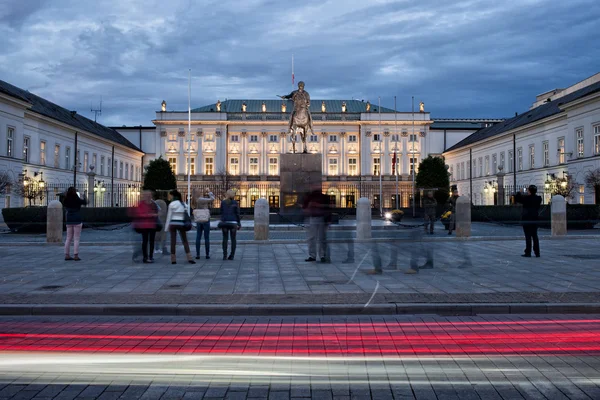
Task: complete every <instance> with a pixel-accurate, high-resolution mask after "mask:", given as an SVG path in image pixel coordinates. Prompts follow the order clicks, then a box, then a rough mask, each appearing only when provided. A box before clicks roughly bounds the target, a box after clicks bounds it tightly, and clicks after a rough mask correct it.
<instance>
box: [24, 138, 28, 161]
mask: <svg viewBox="0 0 600 400" xmlns="http://www.w3.org/2000/svg"><path fill="white" fill-rule="evenodd" d="M23 160H24V161H25V162H26V163H28V162H29V138H28V137H27V136H25V137H24V138H23Z"/></svg>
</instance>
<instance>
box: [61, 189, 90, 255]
mask: <svg viewBox="0 0 600 400" xmlns="http://www.w3.org/2000/svg"><path fill="white" fill-rule="evenodd" d="M86 204H87V201H86V199H85V197H84V198H83V199H81V198H80V197H79V195H78V194H77V189H75V188H74V187H73V186H71V187H70V188H69V189H67V195H66V196H65V200H64V202H63V205H64V206H65V209H66V211H67V222H66V225H67V240H66V241H65V260H67V261H70V260H75V261H80V260H81V258H79V240H80V238H81V229H82V228H83V218H82V217H81V206H83V205H86ZM71 241H73V257H71V256H70V255H69V254H70V248H71Z"/></svg>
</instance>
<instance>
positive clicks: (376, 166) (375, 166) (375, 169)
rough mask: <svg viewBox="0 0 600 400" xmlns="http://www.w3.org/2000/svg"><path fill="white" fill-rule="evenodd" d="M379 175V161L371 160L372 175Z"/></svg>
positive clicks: (376, 159)
mask: <svg viewBox="0 0 600 400" xmlns="http://www.w3.org/2000/svg"><path fill="white" fill-rule="evenodd" d="M380 173H381V159H380V158H374V159H373V175H379V174H380Z"/></svg>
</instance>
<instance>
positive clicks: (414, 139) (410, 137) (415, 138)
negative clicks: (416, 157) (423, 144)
mask: <svg viewBox="0 0 600 400" xmlns="http://www.w3.org/2000/svg"><path fill="white" fill-rule="evenodd" d="M408 141H409V142H416V141H417V135H414V134H411V135H410V136H409V137H408Z"/></svg>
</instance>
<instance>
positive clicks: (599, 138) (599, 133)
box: [594, 125, 600, 155]
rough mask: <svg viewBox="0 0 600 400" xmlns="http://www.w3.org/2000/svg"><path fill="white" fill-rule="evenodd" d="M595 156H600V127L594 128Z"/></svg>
mask: <svg viewBox="0 0 600 400" xmlns="http://www.w3.org/2000/svg"><path fill="white" fill-rule="evenodd" d="M594 154H596V155H598V154H600V125H596V126H595V127H594Z"/></svg>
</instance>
